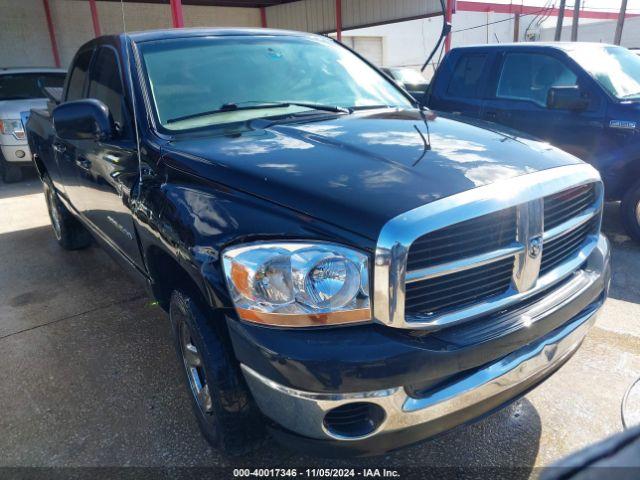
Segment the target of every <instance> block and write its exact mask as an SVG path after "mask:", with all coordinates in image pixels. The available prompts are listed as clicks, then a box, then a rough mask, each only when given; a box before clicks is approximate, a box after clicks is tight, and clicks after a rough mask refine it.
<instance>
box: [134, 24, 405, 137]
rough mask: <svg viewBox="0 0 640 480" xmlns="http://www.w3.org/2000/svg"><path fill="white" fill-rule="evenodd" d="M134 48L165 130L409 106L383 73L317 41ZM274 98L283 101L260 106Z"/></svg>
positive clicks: (247, 40) (234, 40)
mask: <svg viewBox="0 0 640 480" xmlns="http://www.w3.org/2000/svg"><path fill="white" fill-rule="evenodd" d="M140 50H141V52H142V58H143V62H144V66H145V68H146V71H147V76H148V79H149V86H150V89H151V94H152V97H153V103H154V105H155V109H156V114H157V116H158V119H159V121H160V123H161V124H162V126H163V127H164V128H165V129H168V130H186V129H192V128H199V127H204V126H207V125H214V124H221V123H230V122H238V121H246V120H250V119H254V118H260V117H266V116H274V115H282V114H296V113H300V112H303V111H309V110H312V108H310V106H311V105H319V106H332V107H345V108H353V107H367V106H374V105H387V106H398V107H410V106H411V103H410V101H409V100H408V99H407V98H406V97H405V96H404V95H402V93H400V91H399V90H398V89H397V88H396V87H395V86H394V85H393V84H392V83H391V82H390V81H389V80H387V79H386V78H385V77H384V76H382V75H380V74H379V73H378V72H377V71H376V70H374V69H373V68H371V67H370V66H369V65H367V64H366V63H365V62H363V61H362V60H360V59H359V58H358V57H357V56H355V55H353V54H352V53H351V52H349V51H348V50H347V49H345V48H342V47H340V46H338V45H336V44H335V43H334V42H332V41H330V40H328V39H324V38H309V37H284V36H264V37H238V36H235V37H204V38H189V39H184V38H183V39H175V40H162V41H158V42H149V43H143V44H141V48H140ZM274 103H277V104H283V105H282V106H280V107H277V108H276V107H274V106H273V105H268V104H274ZM294 103H298V104H300V103H305V104H307V105H309V106H308V107H305V106H300V105H294ZM261 104H265V106H266V108H264V109H261V108H258V107H259V106H260V105H261ZM227 105H252V108H250V109H247V108H242V109H240V108H238V109H229V108H225V106H227ZM198 114H202V115H198ZM186 117H189V118H186ZM183 118H184V120H179V121H176V119H183ZM170 120H171V121H170Z"/></svg>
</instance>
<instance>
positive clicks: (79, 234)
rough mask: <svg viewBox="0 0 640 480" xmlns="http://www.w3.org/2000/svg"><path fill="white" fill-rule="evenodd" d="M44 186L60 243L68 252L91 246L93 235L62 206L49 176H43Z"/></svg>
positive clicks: (54, 232)
mask: <svg viewBox="0 0 640 480" xmlns="http://www.w3.org/2000/svg"><path fill="white" fill-rule="evenodd" d="M42 184H43V186H44V197H45V200H46V201H47V209H48V210H49V218H50V219H51V226H52V227H53V234H54V235H55V236H56V240H57V241H58V243H59V244H60V245H62V248H64V249H66V250H79V249H81V248H86V247H88V246H89V245H90V244H91V235H90V234H89V232H88V231H87V230H86V229H85V228H84V226H82V224H81V223H80V222H79V221H78V220H77V219H75V218H74V217H73V215H72V214H71V213H70V212H69V210H67V208H66V207H65V206H64V205H63V204H62V202H61V201H60V199H59V198H58V193H57V192H56V190H55V188H54V186H53V183H52V182H51V179H50V178H49V176H48V175H46V174H45V175H44V176H43V178H42Z"/></svg>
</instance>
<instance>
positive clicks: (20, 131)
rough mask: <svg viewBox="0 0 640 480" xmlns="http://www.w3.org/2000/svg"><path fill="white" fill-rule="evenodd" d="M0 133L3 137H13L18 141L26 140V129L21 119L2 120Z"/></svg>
mask: <svg viewBox="0 0 640 480" xmlns="http://www.w3.org/2000/svg"><path fill="white" fill-rule="evenodd" d="M0 132H2V134H3V135H13V136H14V137H15V138H17V139H18V140H23V139H24V127H23V126H22V121H21V120H20V119H19V118H18V119H13V118H9V119H0Z"/></svg>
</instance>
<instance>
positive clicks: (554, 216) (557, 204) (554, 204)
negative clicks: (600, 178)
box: [544, 184, 596, 230]
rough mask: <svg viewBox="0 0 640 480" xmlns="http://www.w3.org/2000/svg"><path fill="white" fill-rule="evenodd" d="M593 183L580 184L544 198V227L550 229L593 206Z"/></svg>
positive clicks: (594, 193)
mask: <svg viewBox="0 0 640 480" xmlns="http://www.w3.org/2000/svg"><path fill="white" fill-rule="evenodd" d="M595 199H596V191H595V185H594V184H589V185H580V186H579V187H575V188H571V189H569V190H564V191H562V192H559V193H556V194H554V195H549V196H547V197H545V199H544V228H545V230H550V229H552V228H555V227H557V226H558V225H561V224H562V223H564V222H566V221H567V220H569V219H571V218H572V217H575V216H576V215H578V214H579V213H581V212H584V211H585V210H586V209H588V208H589V207H591V206H593V204H594V203H595Z"/></svg>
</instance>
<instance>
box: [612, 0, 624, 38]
mask: <svg viewBox="0 0 640 480" xmlns="http://www.w3.org/2000/svg"><path fill="white" fill-rule="evenodd" d="M626 14H627V0H622V4H621V5H620V13H619V14H618V24H617V25H616V34H615V37H614V38H613V43H615V44H616V45H620V42H622V29H623V28H624V17H625V16H626Z"/></svg>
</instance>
